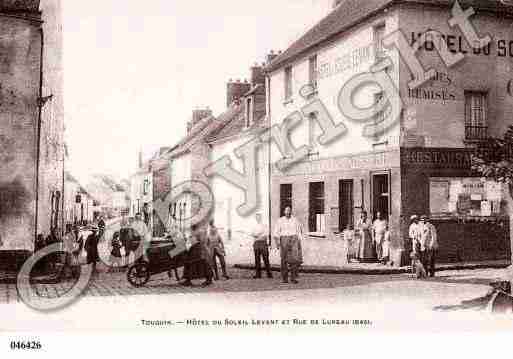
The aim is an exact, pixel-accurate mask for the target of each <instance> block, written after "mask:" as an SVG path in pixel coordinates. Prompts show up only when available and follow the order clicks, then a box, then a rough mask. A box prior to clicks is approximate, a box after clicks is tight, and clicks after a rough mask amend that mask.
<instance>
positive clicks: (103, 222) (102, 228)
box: [98, 216, 105, 238]
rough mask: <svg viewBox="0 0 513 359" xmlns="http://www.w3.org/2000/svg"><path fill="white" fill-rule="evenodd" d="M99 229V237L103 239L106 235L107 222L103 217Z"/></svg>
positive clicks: (99, 222)
mask: <svg viewBox="0 0 513 359" xmlns="http://www.w3.org/2000/svg"><path fill="white" fill-rule="evenodd" d="M98 229H99V233H98V236H99V237H100V238H101V237H103V234H104V233H105V220H104V219H103V216H102V217H100V220H99V221H98Z"/></svg>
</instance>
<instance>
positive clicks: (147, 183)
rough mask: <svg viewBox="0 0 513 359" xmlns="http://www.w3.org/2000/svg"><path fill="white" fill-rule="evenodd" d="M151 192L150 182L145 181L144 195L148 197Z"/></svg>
mask: <svg viewBox="0 0 513 359" xmlns="http://www.w3.org/2000/svg"><path fill="white" fill-rule="evenodd" d="M149 192H150V180H148V179H145V180H144V183H143V194H144V195H147V194H148V193H149Z"/></svg>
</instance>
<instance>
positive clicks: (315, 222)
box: [308, 182, 326, 233]
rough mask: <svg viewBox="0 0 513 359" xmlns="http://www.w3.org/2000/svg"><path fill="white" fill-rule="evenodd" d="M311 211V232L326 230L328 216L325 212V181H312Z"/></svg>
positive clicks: (309, 224)
mask: <svg viewBox="0 0 513 359" xmlns="http://www.w3.org/2000/svg"><path fill="white" fill-rule="evenodd" d="M309 195H310V211H309V221H308V228H309V231H310V232H318V233H325V232H326V216H325V214H324V182H312V183H310V191H309Z"/></svg>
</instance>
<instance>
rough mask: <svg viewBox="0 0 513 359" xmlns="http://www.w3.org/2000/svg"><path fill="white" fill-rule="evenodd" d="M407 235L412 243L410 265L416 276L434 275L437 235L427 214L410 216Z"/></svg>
mask: <svg viewBox="0 0 513 359" xmlns="http://www.w3.org/2000/svg"><path fill="white" fill-rule="evenodd" d="M408 233H409V237H410V240H411V244H412V253H411V256H410V257H411V259H412V266H413V267H414V268H415V269H416V273H417V277H419V278H420V277H424V276H426V275H429V276H430V277H434V276H435V264H436V254H437V251H438V235H437V231H436V227H435V226H434V225H433V224H432V223H431V221H430V219H429V217H428V216H426V215H423V216H421V217H420V218H419V216H417V215H413V216H411V218H410V228H409V232H408Z"/></svg>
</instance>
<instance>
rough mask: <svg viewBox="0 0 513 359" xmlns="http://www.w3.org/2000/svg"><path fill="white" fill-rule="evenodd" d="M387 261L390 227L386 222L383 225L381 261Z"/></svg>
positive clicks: (386, 262)
mask: <svg viewBox="0 0 513 359" xmlns="http://www.w3.org/2000/svg"><path fill="white" fill-rule="evenodd" d="M389 262H390V228H389V226H388V223H387V225H386V227H385V233H384V235H383V242H382V254H381V263H382V264H383V265H387V264H388V263H389Z"/></svg>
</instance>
